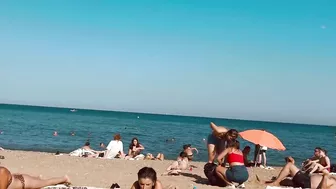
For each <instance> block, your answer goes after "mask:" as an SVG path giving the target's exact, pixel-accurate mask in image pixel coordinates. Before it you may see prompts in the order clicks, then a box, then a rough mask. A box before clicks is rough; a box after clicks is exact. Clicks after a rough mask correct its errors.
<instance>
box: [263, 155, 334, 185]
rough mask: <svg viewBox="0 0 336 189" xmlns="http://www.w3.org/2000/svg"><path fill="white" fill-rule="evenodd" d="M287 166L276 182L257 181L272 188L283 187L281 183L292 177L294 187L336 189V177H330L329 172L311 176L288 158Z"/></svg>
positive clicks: (325, 171) (324, 171)
mask: <svg viewBox="0 0 336 189" xmlns="http://www.w3.org/2000/svg"><path fill="white" fill-rule="evenodd" d="M285 159H286V162H287V163H286V165H285V166H284V167H283V168H282V170H281V171H280V173H279V175H278V177H277V178H276V179H275V180H274V181H261V180H260V179H259V177H258V175H256V177H257V181H259V183H261V184H266V185H270V186H281V184H280V183H281V181H282V180H284V179H285V178H286V177H287V176H288V175H290V176H291V177H292V183H293V187H297V188H311V189H317V188H320V189H336V177H335V176H333V175H330V174H329V173H328V171H327V170H323V172H322V173H323V175H319V174H316V175H311V176H310V175H309V173H306V172H303V171H301V170H300V169H299V168H297V167H296V166H295V161H294V159H293V158H292V157H287V158H285Z"/></svg>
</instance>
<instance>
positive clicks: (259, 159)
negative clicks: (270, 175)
mask: <svg viewBox="0 0 336 189" xmlns="http://www.w3.org/2000/svg"><path fill="white" fill-rule="evenodd" d="M261 158H262V156H261V154H258V160H257V163H258V164H261Z"/></svg>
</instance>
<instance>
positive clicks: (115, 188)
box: [110, 183, 120, 189]
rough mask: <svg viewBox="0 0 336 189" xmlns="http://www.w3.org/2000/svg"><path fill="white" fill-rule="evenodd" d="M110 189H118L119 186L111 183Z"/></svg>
mask: <svg viewBox="0 0 336 189" xmlns="http://www.w3.org/2000/svg"><path fill="white" fill-rule="evenodd" d="M110 189H120V186H119V184H118V183H113V184H112V186H111V187H110Z"/></svg>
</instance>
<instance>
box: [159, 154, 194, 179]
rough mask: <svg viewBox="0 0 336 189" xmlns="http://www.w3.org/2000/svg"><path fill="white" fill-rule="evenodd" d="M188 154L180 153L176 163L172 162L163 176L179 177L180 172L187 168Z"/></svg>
mask: <svg viewBox="0 0 336 189" xmlns="http://www.w3.org/2000/svg"><path fill="white" fill-rule="evenodd" d="M188 163H189V159H188V154H187V153H186V152H181V153H180V156H179V158H178V160H177V161H174V162H173V163H172V164H171V165H170V166H169V167H168V168H167V172H165V173H164V174H163V175H179V174H180V173H181V172H182V170H186V169H187V168H188Z"/></svg>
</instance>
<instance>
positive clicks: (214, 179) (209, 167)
mask: <svg viewBox="0 0 336 189" xmlns="http://www.w3.org/2000/svg"><path fill="white" fill-rule="evenodd" d="M216 167H217V165H216V164H214V163H206V164H205V165H204V174H205V176H206V177H207V178H208V180H209V184H210V185H212V186H221V187H225V186H226V184H225V182H224V181H222V180H221V178H219V177H218V176H217V174H216Z"/></svg>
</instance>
